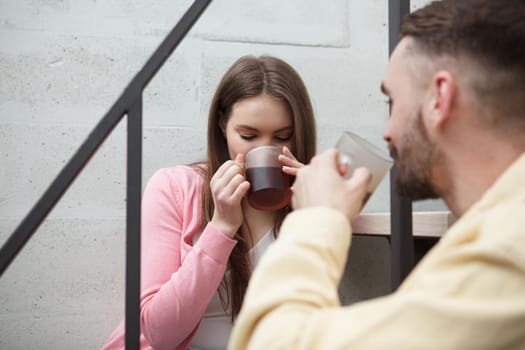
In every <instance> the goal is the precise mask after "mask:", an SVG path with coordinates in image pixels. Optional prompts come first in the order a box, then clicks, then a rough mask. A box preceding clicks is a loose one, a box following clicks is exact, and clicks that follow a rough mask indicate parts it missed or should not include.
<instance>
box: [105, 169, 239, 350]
mask: <svg viewBox="0 0 525 350" xmlns="http://www.w3.org/2000/svg"><path fill="white" fill-rule="evenodd" d="M202 184H203V178H202V176H201V175H200V174H199V173H197V172H196V170H195V169H193V168H191V167H189V166H177V167H172V168H165V169H160V170H158V171H157V172H156V173H155V174H154V175H153V176H152V177H151V179H150V180H149V182H148V185H147V186H146V189H145V191H144V195H143V199H142V261H141V299H140V300H141V301H140V308H141V312H140V318H141V329H142V334H141V347H140V348H141V349H151V348H154V349H156V350H162V349H170V350H173V349H177V350H178V349H185V348H186V346H187V345H188V344H189V342H190V341H191V338H192V336H193V334H194V333H195V331H196V329H197V326H198V325H199V322H200V321H201V319H202V317H203V315H204V312H205V310H206V308H207V306H208V304H209V302H210V300H211V298H212V297H213V295H214V293H215V292H216V291H217V288H218V286H219V284H220V282H221V280H222V277H223V275H224V272H225V271H226V265H227V261H228V257H229V256H230V253H231V251H232V250H233V247H234V246H235V244H236V242H237V241H236V240H233V239H230V238H228V237H227V236H225V235H224V234H222V233H221V232H220V231H218V230H217V229H216V228H215V227H213V225H211V224H208V225H207V226H206V227H205V228H204V230H202V229H201V213H202V209H201V202H202V201H201V192H202ZM201 232H202V235H201V236H200V238H199V240H198V242H197V243H196V244H195V245H193V240H194V238H195V237H196V236H197V235H199V234H200V233H201ZM102 349H104V350H110V349H124V322H122V323H121V324H120V325H119V327H118V328H117V329H116V330H115V331H114V332H113V333H112V334H111V336H110V338H109V339H108V340H107V342H106V344H105V345H104V346H103V347H102Z"/></svg>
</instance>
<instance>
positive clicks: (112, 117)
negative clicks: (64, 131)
mask: <svg viewBox="0 0 525 350" xmlns="http://www.w3.org/2000/svg"><path fill="white" fill-rule="evenodd" d="M210 3H211V0H195V2H194V3H193V4H192V5H191V6H190V7H189V8H188V10H187V11H186V12H185V14H184V15H183V16H182V18H181V19H180V20H179V22H178V23H177V24H176V25H175V27H174V28H173V29H172V30H171V31H170V32H169V33H168V35H167V36H166V38H165V39H164V40H163V41H162V43H161V44H160V45H159V46H158V48H157V49H156V50H155V51H154V52H153V54H152V55H151V56H150V58H149V59H148V60H147V61H146V63H145V64H144V66H143V67H142V69H141V70H140V71H139V72H138V73H137V74H136V75H135V77H134V78H133V79H132V80H131V82H130V83H129V84H128V86H127V87H126V88H125V90H124V92H123V93H122V94H121V95H120V97H119V98H118V99H117V101H116V102H115V103H114V104H113V106H112V107H111V108H110V109H109V111H108V112H107V113H106V115H104V117H103V118H102V119H101V120H100V122H99V123H98V124H97V125H96V126H95V128H94V129H93V131H92V132H91V133H90V134H89V135H88V137H87V139H86V140H85V141H84V143H83V144H82V145H81V146H80V147H79V149H78V150H77V152H76V153H75V154H74V155H73V157H72V158H71V159H70V160H69V161H68V163H67V164H66V165H65V166H64V168H63V169H62V170H61V171H60V173H59V174H58V175H57V177H56V178H55V179H54V180H53V181H52V182H51V185H50V186H49V187H48V188H47V190H46V191H45V192H44V194H43V195H42V196H41V197H40V199H39V200H38V201H37V202H36V204H35V205H34V206H33V208H32V209H31V210H30V212H29V213H28V214H27V215H26V217H25V218H24V219H23V220H22V222H21V223H20V224H19V225H18V227H17V228H16V229H15V231H14V232H13V233H12V234H11V235H10V236H9V238H8V239H7V241H6V243H5V244H4V245H3V246H2V247H1V249H0V276H2V275H3V273H4V272H5V270H6V269H7V268H8V266H9V265H10V264H11V263H12V261H13V260H14V259H15V258H16V256H17V255H18V253H19V252H20V251H21V250H22V248H23V247H24V245H25V244H26V243H27V242H28V241H29V239H30V238H31V236H32V235H33V234H34V233H35V232H36V230H37V229H38V227H39V226H40V225H41V223H42V222H43V221H44V220H45V218H46V217H47V215H48V214H49V212H50V211H51V210H52V209H53V208H54V206H55V205H56V203H57V202H58V201H59V200H60V198H61V197H62V196H63V194H64V193H65V192H66V190H67V189H68V188H69V186H70V185H71V184H72V183H73V181H74V180H75V179H76V177H77V176H78V175H79V174H80V173H81V172H82V170H83V169H84V167H85V165H86V164H87V163H88V162H89V160H90V159H91V157H92V156H93V155H94V154H95V152H96V151H97V150H98V148H99V147H100V146H101V145H102V143H103V142H104V140H105V139H106V138H107V137H108V135H109V134H110V133H111V132H112V131H113V129H114V128H115V127H116V125H117V124H118V123H119V122H120V120H121V119H122V118H123V117H124V115H126V114H127V116H128V138H127V185H126V186H127V204H126V245H127V248H126V340H125V341H126V349H137V350H138V349H139V335H140V319H139V315H140V310H139V306H140V202H141V191H142V183H141V178H142V174H141V173H142V92H143V90H144V89H145V88H146V86H147V84H148V83H149V82H150V81H151V79H152V78H153V77H154V76H155V74H156V73H157V72H158V70H159V69H160V68H161V67H162V65H163V64H164V62H165V61H166V60H167V59H168V57H169V56H170V55H171V54H172V53H173V51H174V50H175V48H176V47H177V46H178V45H179V43H180V42H181V41H182V40H183V39H184V37H185V36H186V34H187V33H188V32H189V30H190V29H191V28H192V26H193V24H194V23H195V22H196V21H197V20H198V19H199V17H200V16H201V15H202V13H203V12H204V11H205V10H206V8H207V7H208V5H209V4H210Z"/></svg>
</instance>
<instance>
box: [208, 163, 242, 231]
mask: <svg viewBox="0 0 525 350" xmlns="http://www.w3.org/2000/svg"><path fill="white" fill-rule="evenodd" d="M210 188H211V194H212V197H213V204H214V210H213V217H212V219H211V223H212V224H213V225H214V226H215V227H216V228H217V229H218V230H220V231H221V232H222V233H224V234H225V235H227V236H228V237H230V238H233V237H234V236H235V233H236V232H237V230H238V229H239V227H240V226H241V225H242V221H243V215H242V208H241V200H242V198H243V197H244V195H245V194H246V192H247V191H248V189H249V188H250V183H249V182H248V181H246V178H245V175H244V155H243V154H238V155H237V156H236V157H235V160H228V161H226V162H224V164H222V165H221V166H220V167H219V169H217V171H216V172H215V174H214V175H213V177H212V178H211V181H210Z"/></svg>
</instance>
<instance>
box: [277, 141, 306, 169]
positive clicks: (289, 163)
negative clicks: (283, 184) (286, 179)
mask: <svg viewBox="0 0 525 350" xmlns="http://www.w3.org/2000/svg"><path fill="white" fill-rule="evenodd" d="M282 151H283V153H282V154H280V155H279V161H280V162H281V164H282V165H283V172H284V173H285V174H287V175H292V176H295V175H297V170H299V169H301V168H302V167H304V164H303V163H301V162H300V161H298V160H297V159H296V158H295V156H294V155H293V154H292V152H291V151H290V150H289V149H288V147H286V146H284V147H283V150H282Z"/></svg>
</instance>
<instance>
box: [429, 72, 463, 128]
mask: <svg viewBox="0 0 525 350" xmlns="http://www.w3.org/2000/svg"><path fill="white" fill-rule="evenodd" d="M431 84H432V85H431V89H430V92H431V95H432V96H431V99H430V106H429V107H430V115H431V122H432V124H433V126H435V127H442V126H443V125H444V124H445V123H446V122H447V121H448V120H449V119H450V117H451V114H452V109H453V107H454V100H455V98H456V91H457V89H456V81H455V79H454V76H453V75H452V74H451V73H450V72H448V71H445V70H441V71H438V72H437V73H435V74H434V76H433V78H432V83H431Z"/></svg>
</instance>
